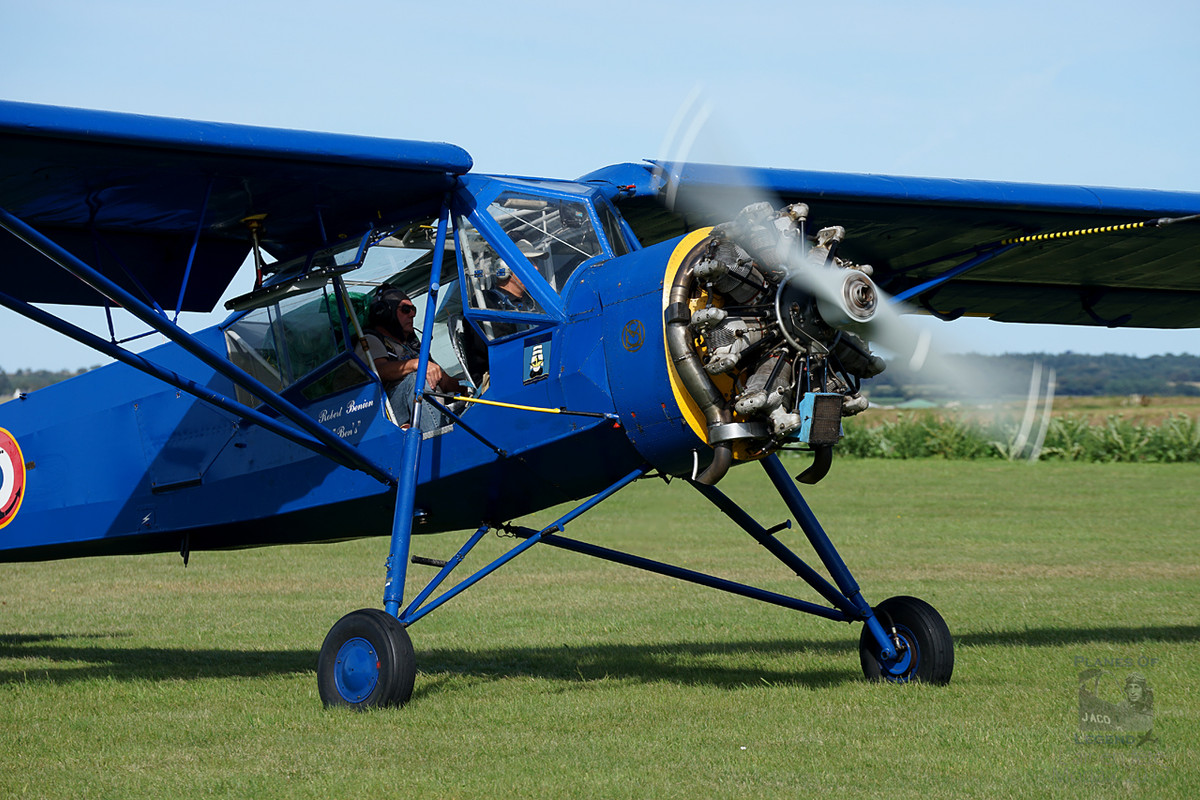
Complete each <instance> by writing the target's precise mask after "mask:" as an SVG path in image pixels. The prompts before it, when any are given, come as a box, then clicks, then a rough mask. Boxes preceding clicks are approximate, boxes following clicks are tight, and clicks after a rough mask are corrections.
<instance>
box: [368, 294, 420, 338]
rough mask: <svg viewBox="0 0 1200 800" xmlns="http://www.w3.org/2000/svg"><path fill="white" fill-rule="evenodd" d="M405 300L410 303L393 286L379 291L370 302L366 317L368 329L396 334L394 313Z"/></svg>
mask: <svg viewBox="0 0 1200 800" xmlns="http://www.w3.org/2000/svg"><path fill="white" fill-rule="evenodd" d="M405 300H407V301H409V302H412V299H411V298H410V297H409V296H408V295H407V294H406V293H405V292H404V290H403V289H397V288H396V287H395V286H385V287H384V288H383V289H381V290H380V291H379V293H378V294H377V295H375V299H374V300H372V301H371V308H370V310H369V312H368V317H367V322H368V324H369V325H370V327H372V328H383V329H384V330H387V331H393V332H398V329H397V326H396V312H397V311H399V310H400V304H401V303H403V302H404V301H405Z"/></svg>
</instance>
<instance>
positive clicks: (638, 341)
mask: <svg viewBox="0 0 1200 800" xmlns="http://www.w3.org/2000/svg"><path fill="white" fill-rule="evenodd" d="M645 341H646V328H645V326H643V325H642V321H641V320H640V319H631V320H629V322H626V323H625V327H624V328H623V329H622V330H621V344H622V345H623V346H624V347H625V349H626V350H628V351H629V352H631V353H636V352H637V351H638V350H641V349H642V345H643V344H644V343H645Z"/></svg>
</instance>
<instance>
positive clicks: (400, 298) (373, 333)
mask: <svg viewBox="0 0 1200 800" xmlns="http://www.w3.org/2000/svg"><path fill="white" fill-rule="evenodd" d="M416 314H417V307H416V306H415V305H414V304H413V302H412V300H411V299H409V297H408V295H407V294H405V293H404V292H403V291H402V290H400V289H397V288H395V287H385V288H384V289H383V290H382V291H380V292H379V294H378V295H376V297H375V299H374V300H373V301H372V302H371V310H370V318H369V320H368V323H369V325H370V327H369V328H368V329H367V330H366V331H365V333H364V338H365V339H366V343H367V349H368V351H369V353H370V356H371V359H372V360H373V361H374V362H375V369H376V370H377V371H378V372H379V379H380V380H381V381H383V388H384V389H385V390H387V393H388V397H389V398H390V399H391V401H392V409H393V410H394V411H395V412H396V414H397V415H398V416H399V417H400V419H401V420H402V422H403V423H404V424H406V425H407V423H409V422H411V421H412V415H413V404H414V400H415V394H416V391H415V390H416V383H417V364H418V361H419V357H420V354H421V340H420V339H418V338H417V336H416V334H415V333H413V322H414V319H415V317H416ZM425 388H426V390H427V391H443V392H454V393H457V392H460V391H462V385H461V384H460V383H459V382H458V379H457V378H453V377H451V376H450V375H448V374H446V372H444V371H443V370H442V368H441V366H439V365H438V364H437V362H435V361H434V360H433V359H429V364H428V365H427V366H426V369H425ZM450 422H451V420H450V419H448V418H447V417H446V415H445V414H443V413H442V412H441V411H439V410H438V409H436V408H434V407H433V406H431V405H428V404H426V405H425V408H424V411H423V412H422V413H421V430H422V431H431V430H436V429H437V428H440V427H443V426H445V425H449V424H450Z"/></svg>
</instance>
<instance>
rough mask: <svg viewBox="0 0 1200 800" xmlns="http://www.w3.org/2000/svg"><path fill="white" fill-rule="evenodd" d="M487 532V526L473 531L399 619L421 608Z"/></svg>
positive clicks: (481, 526) (405, 617)
mask: <svg viewBox="0 0 1200 800" xmlns="http://www.w3.org/2000/svg"><path fill="white" fill-rule="evenodd" d="M488 530H489V528H488V526H487V525H480V526H479V530H477V531H475V533H474V534H472V535H471V538H470V539H468V540H467V543H466V544H464V545H463V546H462V547H460V548H458V552H457V553H455V554H454V558H452V559H450V560H449V561H447V562H446V566H444V567H442V569H441V570H440V571H439V572H438V574H437V575H435V576H434V577H433V580H431V581H430V582H429V585H428V586H426V587H425V588H424V589H422V590H421V591H420V593H419V594H418V595H417V596H416V597H414V598H413V601H412V602H411V603H409V604H408V608H406V609H404V614H403V615H402V616H401V619H407V618H408V616H409V615H410V614H412V612H413V611H414V610H416V609H417V608H419V607H420V606H421V603H424V602H425V601H426V600H428V599H429V595H431V594H433V593H434V591H436V590H437V588H438V587H439V586H441V585H442V582H443V581H445V580H446V578H448V577H449V576H450V573H451V572H453V571H454V569H455V568H456V567H457V566H458V565H459V564H461V563H462V562H463V559H464V558H466V557H467V554H468V553H470V552H471V551H472V550H474V549H475V545H477V544H479V542H480V540H481V539H483V537H484V535H485V534H486V533H487V532H488Z"/></svg>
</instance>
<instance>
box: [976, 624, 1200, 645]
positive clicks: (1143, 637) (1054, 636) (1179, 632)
mask: <svg viewBox="0 0 1200 800" xmlns="http://www.w3.org/2000/svg"><path fill="white" fill-rule="evenodd" d="M1155 641H1162V642H1196V641H1200V625H1144V626H1138V627H1134V626H1128V625H1126V626H1121V627H1109V628H1052V627H1043V628H1023V629H1021V630H1013V631H981V632H978V633H964V634H963V635H961V636H956V637H955V643H956V644H959V645H962V646H964V647H987V646H994V645H1024V646H1027V647H1057V646H1059V645H1066V644H1108V645H1122V644H1125V645H1127V644H1140V643H1142V642H1155Z"/></svg>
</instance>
